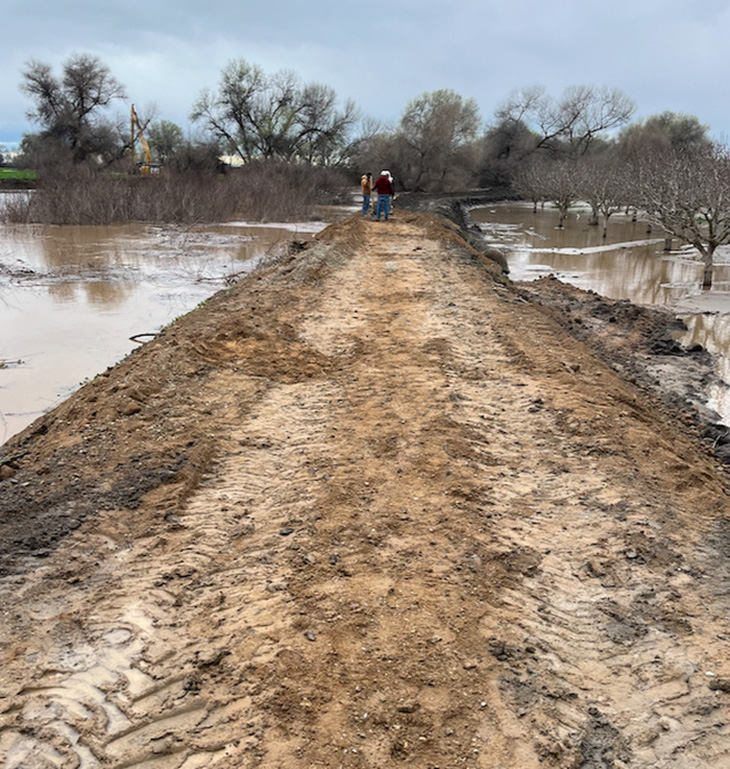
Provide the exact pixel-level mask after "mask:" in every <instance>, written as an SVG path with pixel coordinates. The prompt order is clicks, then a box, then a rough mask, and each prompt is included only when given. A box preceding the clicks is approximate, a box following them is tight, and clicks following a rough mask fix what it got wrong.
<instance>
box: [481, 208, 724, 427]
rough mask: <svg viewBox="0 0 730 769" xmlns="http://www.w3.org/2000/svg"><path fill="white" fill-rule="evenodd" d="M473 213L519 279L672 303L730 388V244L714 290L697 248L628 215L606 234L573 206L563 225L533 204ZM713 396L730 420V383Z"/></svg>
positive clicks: (685, 340) (686, 341) (688, 341)
mask: <svg viewBox="0 0 730 769" xmlns="http://www.w3.org/2000/svg"><path fill="white" fill-rule="evenodd" d="M471 218H472V221H473V222H474V223H475V224H478V225H479V227H480V229H481V230H482V232H483V233H484V234H485V237H486V238H487V241H488V242H489V243H491V244H492V245H495V246H498V247H500V248H502V249H504V250H506V251H507V260H508V263H509V267H510V277H511V278H512V279H513V280H526V281H529V280H535V279H537V278H539V277H541V276H545V275H550V274H553V275H555V276H556V277H557V278H560V280H562V281H564V282H566V283H571V284H573V285H575V286H577V287H578V288H582V289H586V290H588V289H591V290H593V291H595V292H596V293H598V294H601V295H602V296H606V297H608V298H610V299H628V300H630V301H631V302H634V303H635V304H642V305H664V306H667V307H670V308H672V309H673V310H674V312H675V313H676V314H677V315H678V316H679V317H681V318H682V320H684V322H685V324H686V325H687V327H688V329H689V330H688V332H687V333H686V334H685V335H683V336H682V337H681V338H680V339H679V341H680V342H681V343H682V344H683V345H686V346H690V345H693V344H701V345H702V346H703V347H705V348H706V349H707V350H709V351H710V352H711V353H712V354H713V355H714V356H716V373H717V374H718V375H719V377H720V378H721V379H722V381H723V382H725V383H728V385H730V249H728V248H721V249H718V251H717V252H716V254H715V264H716V268H715V274H714V279H713V288H712V290H711V291H702V290H701V288H700V283H701V279H702V265H701V262H700V261H699V259H698V258H697V257H696V253H695V252H694V251H693V250H692V249H689V248H680V247H679V243H678V242H677V241H676V240H674V241H673V243H672V249H673V250H670V251H669V252H665V250H664V249H665V240H664V235H663V233H661V232H657V231H654V232H651V231H648V227H647V224H646V222H642V221H636V222H634V221H632V220H631V217H629V216H625V215H623V214H614V215H613V216H612V217H611V218H610V220H609V224H608V229H607V233H606V237H605V238H604V237H603V227H602V226H598V227H595V226H591V225H590V224H589V222H590V211H589V210H588V209H582V210H581V209H578V210H575V211H573V212H572V213H571V214H570V215H569V217H568V220H567V221H566V223H565V227H564V228H563V229H558V227H557V224H558V213H557V211H556V210H555V209H554V208H550V207H547V206H546V207H545V208H544V209H538V211H537V212H536V213H533V210H532V204H531V203H504V204H498V205H492V206H489V207H485V208H476V209H473V210H472V211H471ZM708 397H709V403H708V405H709V406H710V408H712V409H713V410H714V411H716V412H717V413H718V414H719V415H720V417H721V419H722V421H723V422H724V423H725V424H730V387H729V386H727V385H725V386H723V385H720V386H713V387H712V388H711V389H710V390H708Z"/></svg>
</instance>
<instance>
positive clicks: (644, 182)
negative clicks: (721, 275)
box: [630, 142, 730, 289]
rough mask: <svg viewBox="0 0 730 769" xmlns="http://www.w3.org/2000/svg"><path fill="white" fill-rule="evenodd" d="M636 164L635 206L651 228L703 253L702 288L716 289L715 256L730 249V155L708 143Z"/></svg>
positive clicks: (642, 159)
mask: <svg viewBox="0 0 730 769" xmlns="http://www.w3.org/2000/svg"><path fill="white" fill-rule="evenodd" d="M633 161H634V165H633V169H632V171H633V172H632V175H631V177H632V183H631V188H630V194H631V196H632V200H633V203H634V204H635V205H636V207H637V208H639V209H643V210H644V211H645V212H646V216H647V218H648V219H649V221H650V222H652V223H654V224H657V225H659V226H660V227H663V228H664V230H665V231H666V232H667V233H669V234H670V235H672V236H674V237H676V238H679V240H681V241H682V242H684V243H687V244H689V245H692V246H694V247H695V248H696V249H697V251H698V252H699V254H700V256H701V258H702V262H703V265H704V271H703V276H702V288H703V289H709V288H711V287H712V277H713V271H714V255H715V251H716V249H717V247H718V246H722V245H727V244H730V149H728V147H727V146H725V145H722V144H719V143H714V142H707V143H703V144H701V145H699V146H697V147H694V148H691V149H687V148H682V149H678V150H667V149H663V150H655V151H653V152H646V153H642V155H640V156H639V157H638V158H634V159H633Z"/></svg>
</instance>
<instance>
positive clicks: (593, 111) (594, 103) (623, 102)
mask: <svg viewBox="0 0 730 769" xmlns="http://www.w3.org/2000/svg"><path fill="white" fill-rule="evenodd" d="M635 109H636V107H635V105H634V103H633V101H632V100H631V99H629V97H628V96H626V94H624V93H623V92H622V91H620V90H618V89H616V88H595V87H594V86H587V85H572V86H569V87H568V88H566V89H565V91H563V94H562V95H561V97H560V98H559V99H555V98H553V97H552V96H550V95H549V94H548V93H547V92H546V90H545V88H544V87H542V86H531V87H529V88H523V89H521V90H518V91H515V92H513V93H512V95H511V96H510V97H509V98H508V99H507V101H506V102H505V103H504V104H502V105H501V106H500V107H499V108H498V109H497V111H496V118H497V120H498V121H499V122H512V123H518V122H519V123H523V124H525V125H526V126H528V127H529V128H530V129H531V130H533V131H535V132H536V133H537V134H538V135H539V139H538V140H537V142H536V145H535V149H540V148H553V149H555V148H558V147H559V146H560V145H561V144H563V145H564V146H565V147H566V148H567V149H568V150H569V151H570V152H571V153H572V154H574V155H582V154H585V153H586V151H587V150H588V148H589V146H590V145H591V143H592V142H593V141H594V140H595V139H596V137H597V136H599V135H600V134H602V133H603V132H605V131H609V130H611V129H614V128H618V127H619V126H622V125H624V124H625V123H627V122H628V121H629V120H630V119H631V116H632V115H633V113H634V110H635Z"/></svg>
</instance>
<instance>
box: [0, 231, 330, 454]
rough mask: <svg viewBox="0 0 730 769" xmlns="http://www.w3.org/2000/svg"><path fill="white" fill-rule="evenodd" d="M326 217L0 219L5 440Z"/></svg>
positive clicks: (0, 420)
mask: <svg viewBox="0 0 730 769" xmlns="http://www.w3.org/2000/svg"><path fill="white" fill-rule="evenodd" d="M324 226H326V225H325V223H320V222H313V223H311V224H300V225H271V226H254V225H249V224H246V225H244V224H237V223H230V224H226V225H218V226H205V227H203V226H196V227H175V226H149V225H119V226H98V227H97V226H86V227H72V226H63V227H53V226H43V227H42V226H27V225H24V226H5V227H0V329H2V334H1V335H0V443H2V442H4V441H6V440H7V439H8V438H9V437H10V436H12V435H14V434H16V433H18V432H19V431H20V430H22V429H23V428H24V427H26V426H27V425H29V424H30V423H31V422H32V421H33V420H34V419H36V417H38V416H39V415H40V414H42V413H43V412H45V411H47V410H49V409H50V408H52V407H53V406H55V405H56V404H57V403H59V402H60V401H62V400H63V399H64V398H66V397H68V395H70V394H71V393H72V392H73V391H74V390H75V389H76V388H77V387H78V386H79V385H80V384H82V383H83V382H84V381H86V380H87V379H90V378H93V377H94V376H95V375H97V374H98V373H100V372H101V371H103V370H104V369H105V368H107V367H108V366H111V365H113V364H114V363H116V362H117V361H119V360H120V359H121V358H123V357H124V356H125V355H126V354H128V353H129V352H130V351H131V350H132V349H134V348H135V347H136V346H137V344H138V343H139V342H143V341H145V340H147V339H149V338H151V336H152V335H154V334H155V333H156V332H158V331H159V330H160V329H161V328H163V327H164V326H165V325H167V324H168V323H170V322H171V321H173V320H174V319H175V318H176V317H177V316H179V315H182V314H184V313H186V312H189V311H190V310H191V309H193V308H194V307H195V306H196V305H197V304H198V303H200V302H201V301H203V300H205V299H206V298H207V297H209V296H210V295H211V294H213V293H215V292H216V291H218V290H219V289H220V288H223V287H224V286H225V285H226V282H227V281H229V280H230V279H231V276H233V275H235V274H236V273H240V272H242V271H248V270H250V269H251V268H252V267H253V266H254V265H255V264H256V263H257V262H258V261H259V260H260V259H262V258H265V257H266V256H267V254H270V253H274V252H275V251H276V250H277V249H281V248H283V247H284V246H285V244H286V243H288V242H290V241H292V240H308V239H310V238H311V237H313V234H314V233H315V232H317V231H318V230H320V229H322V228H323V227H324ZM135 337H136V341H135V339H133V338H135Z"/></svg>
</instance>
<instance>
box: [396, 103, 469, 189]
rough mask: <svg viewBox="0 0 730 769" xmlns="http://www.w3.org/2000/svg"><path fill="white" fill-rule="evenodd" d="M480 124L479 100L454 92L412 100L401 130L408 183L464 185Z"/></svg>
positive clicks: (414, 185)
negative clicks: (477, 101) (466, 97)
mask: <svg viewBox="0 0 730 769" xmlns="http://www.w3.org/2000/svg"><path fill="white" fill-rule="evenodd" d="M480 126H481V119H480V117H479V108H478V106H477V103H476V101H475V100H474V99H464V98H463V97H462V96H460V95H459V94H457V93H455V92H454V91H451V90H448V89H442V90H439V91H433V92H431V93H424V94H422V95H421V96H419V97H417V98H416V99H413V100H412V101H410V102H409V103H408V105H407V106H406V108H405V110H404V112H403V116H402V117H401V121H400V127H399V130H398V136H399V138H400V139H401V141H402V143H403V145H404V149H405V157H404V158H403V161H405V163H404V166H405V167H404V170H405V175H406V179H404V181H405V183H406V185H407V186H408V187H410V188H411V189H416V190H428V189H449V188H451V187H453V186H455V185H460V184H463V183H464V182H465V180H467V179H469V178H470V177H471V175H472V174H473V170H474V166H475V163H476V147H475V146H474V142H475V140H476V137H477V134H478V132H479V129H480Z"/></svg>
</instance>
